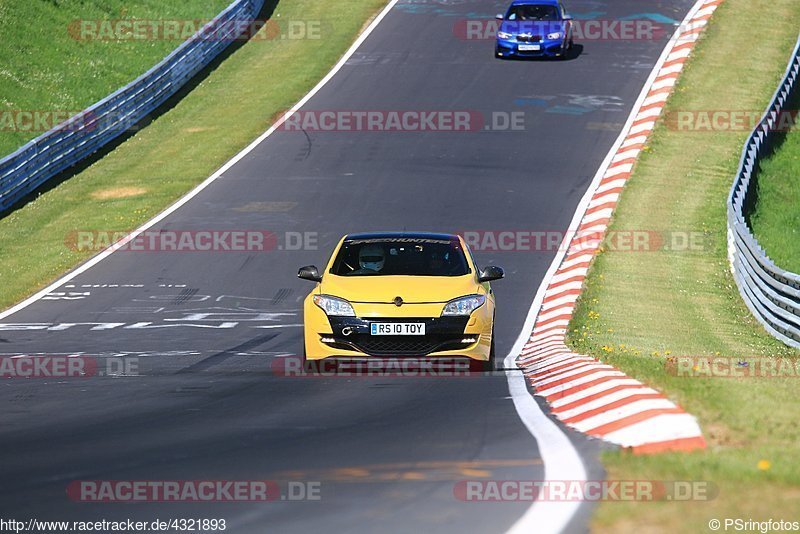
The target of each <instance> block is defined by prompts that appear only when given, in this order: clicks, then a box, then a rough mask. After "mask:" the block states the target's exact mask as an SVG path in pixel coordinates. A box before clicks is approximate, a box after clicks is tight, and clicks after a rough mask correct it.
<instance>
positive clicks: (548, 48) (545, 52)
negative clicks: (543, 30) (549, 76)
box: [495, 38, 566, 57]
mask: <svg viewBox="0 0 800 534" xmlns="http://www.w3.org/2000/svg"><path fill="white" fill-rule="evenodd" d="M520 45H522V46H523V47H525V46H538V47H539V49H538V50H520ZM565 51H566V44H565V40H564V39H546V40H543V41H539V42H519V41H517V40H516V39H499V38H498V39H497V43H496V46H495V54H497V55H498V56H500V57H559V56H562V55H564V53H565Z"/></svg>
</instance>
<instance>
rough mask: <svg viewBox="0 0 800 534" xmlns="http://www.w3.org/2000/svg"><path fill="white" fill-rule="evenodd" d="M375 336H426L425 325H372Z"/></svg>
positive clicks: (371, 331) (371, 330)
mask: <svg viewBox="0 0 800 534" xmlns="http://www.w3.org/2000/svg"><path fill="white" fill-rule="evenodd" d="M370 334H372V335H373V336H424V335H425V323H371V324H370Z"/></svg>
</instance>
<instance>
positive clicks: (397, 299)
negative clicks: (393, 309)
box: [394, 297, 403, 308]
mask: <svg viewBox="0 0 800 534" xmlns="http://www.w3.org/2000/svg"><path fill="white" fill-rule="evenodd" d="M394 305H395V306H397V307H398V308H399V307H400V306H402V305H403V299H402V298H401V297H395V298H394Z"/></svg>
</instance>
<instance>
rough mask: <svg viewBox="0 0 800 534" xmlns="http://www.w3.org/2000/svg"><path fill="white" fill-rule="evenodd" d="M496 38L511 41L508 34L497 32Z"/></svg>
mask: <svg viewBox="0 0 800 534" xmlns="http://www.w3.org/2000/svg"><path fill="white" fill-rule="evenodd" d="M497 36H498V37H499V38H500V39H511V37H512V35H511V34H510V33H508V32H497Z"/></svg>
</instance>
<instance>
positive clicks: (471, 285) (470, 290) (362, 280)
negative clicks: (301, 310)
mask: <svg viewBox="0 0 800 534" xmlns="http://www.w3.org/2000/svg"><path fill="white" fill-rule="evenodd" d="M479 288H480V286H479V285H478V283H477V282H476V281H475V275H474V274H468V275H465V276H379V275H374V276H334V275H332V274H326V275H325V276H324V277H323V279H322V283H321V284H320V287H319V289H320V292H321V293H324V294H326V295H333V296H335V297H340V298H343V299H346V300H349V301H350V302H374V303H391V302H393V301H394V299H395V297H400V298H402V299H403V302H405V303H408V304H412V303H421V302H447V301H448V300H451V299H454V298H457V297H461V296H464V295H471V294H474V293H477V292H478V291H479Z"/></svg>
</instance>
